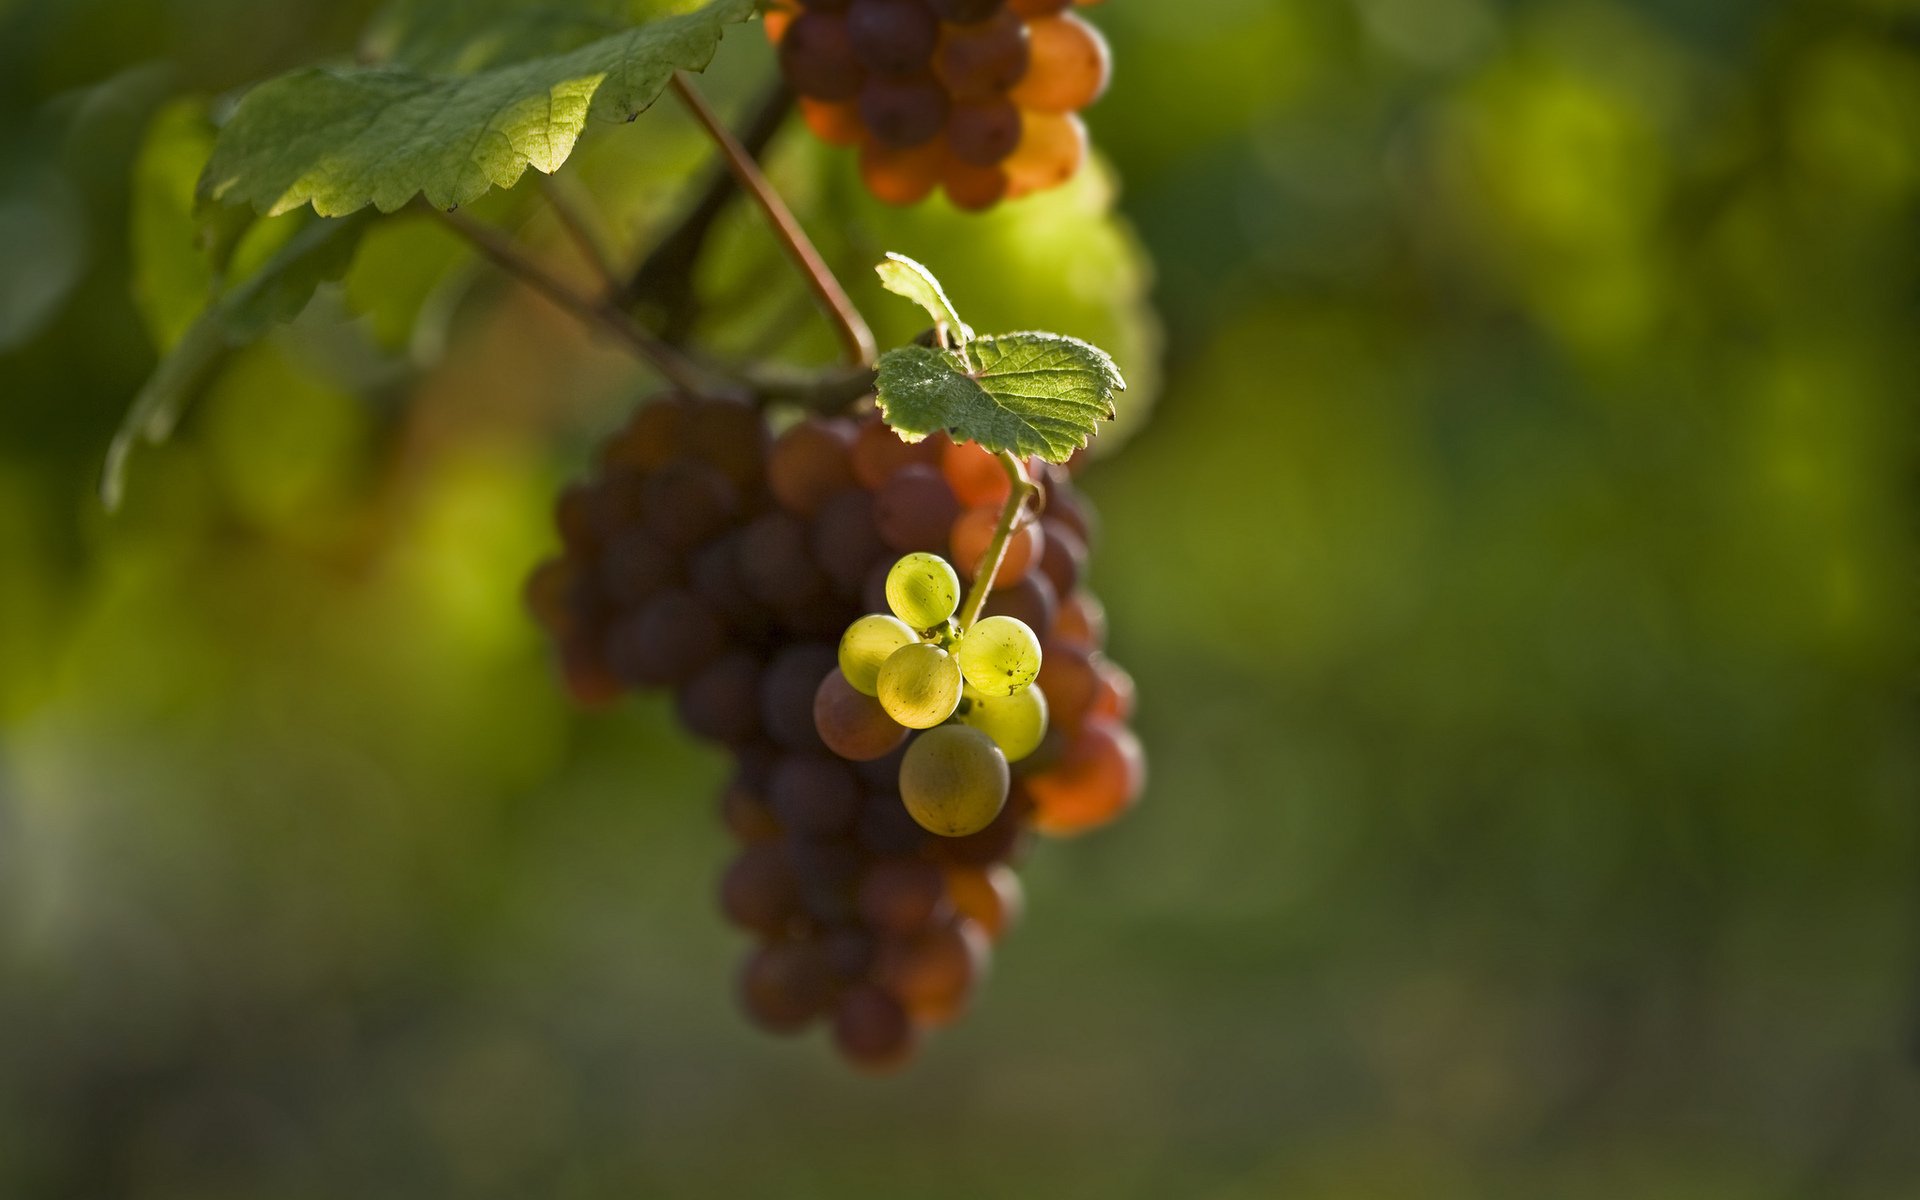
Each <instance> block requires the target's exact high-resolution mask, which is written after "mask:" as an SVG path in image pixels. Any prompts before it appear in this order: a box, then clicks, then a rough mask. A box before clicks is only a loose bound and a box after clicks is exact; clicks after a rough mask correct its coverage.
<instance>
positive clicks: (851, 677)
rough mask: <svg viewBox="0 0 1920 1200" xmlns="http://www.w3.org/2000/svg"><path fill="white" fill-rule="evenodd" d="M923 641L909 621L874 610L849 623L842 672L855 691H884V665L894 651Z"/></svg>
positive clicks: (842, 648)
mask: <svg viewBox="0 0 1920 1200" xmlns="http://www.w3.org/2000/svg"><path fill="white" fill-rule="evenodd" d="M919 640H920V635H919V634H916V633H915V632H914V631H913V630H912V629H911V628H909V627H908V625H907V623H906V622H905V621H902V620H900V619H899V618H897V617H889V616H887V615H885V614H884V613H870V614H868V615H867V616H864V617H861V618H860V619H859V620H858V621H855V622H854V623H853V624H851V625H849V626H847V631H846V633H844V634H842V635H841V636H840V673H841V674H842V675H845V676H846V677H847V682H848V683H850V684H852V685H853V688H854V690H855V691H857V692H859V693H861V694H862V695H866V696H877V695H879V694H880V668H881V666H882V665H884V664H885V663H886V661H887V659H889V658H891V657H892V656H893V652H894V651H896V650H898V649H900V647H902V646H911V645H913V644H914V643H915V642H917V641H919Z"/></svg>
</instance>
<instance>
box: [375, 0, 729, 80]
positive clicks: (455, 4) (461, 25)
mask: <svg viewBox="0 0 1920 1200" xmlns="http://www.w3.org/2000/svg"><path fill="white" fill-rule="evenodd" d="M702 3H703V0H392V2H391V3H389V4H388V5H386V7H384V8H383V9H382V10H381V11H380V13H379V14H378V15H377V16H375V17H374V19H373V21H372V22H371V23H370V24H369V25H368V27H367V31H366V34H365V35H364V36H363V37H362V38H361V40H360V53H359V57H360V61H361V62H364V63H378V64H380V65H382V66H392V67H405V68H407V69H408V70H412V71H417V72H419V73H420V74H422V75H471V74H473V73H474V72H475V71H484V70H487V69H488V68H491V67H498V66H504V65H505V64H507V63H513V62H524V61H525V60H527V59H529V58H539V57H541V56H543V55H549V54H562V53H565V52H566V51H568V50H572V49H574V48H576V47H578V46H582V45H585V44H586V43H588V42H590V41H593V40H594V39H595V38H601V37H605V36H606V35H608V34H610V33H617V32H619V31H621V30H623V29H627V28H629V27H631V26H634V25H640V24H643V23H645V22H647V21H652V20H656V19H658V18H660V17H669V16H676V15H678V14H680V13H685V12H692V11H693V10H695V9H698V8H699V7H700V6H701V4H702Z"/></svg>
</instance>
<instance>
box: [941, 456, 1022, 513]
mask: <svg viewBox="0 0 1920 1200" xmlns="http://www.w3.org/2000/svg"><path fill="white" fill-rule="evenodd" d="M940 473H941V474H943V475H945V476H946V477H947V485H948V486H949V487H951V488H952V489H953V495H954V498H955V499H957V500H959V501H960V503H961V504H963V505H965V506H967V507H968V508H973V507H977V506H979V505H983V504H991V505H993V506H994V507H995V508H998V507H999V506H1000V505H1002V504H1005V503H1006V502H1007V495H1008V493H1010V492H1011V491H1012V490H1013V484H1011V483H1009V482H1008V481H1007V472H1006V469H1005V468H1004V467H1002V466H1001V465H1000V460H999V459H997V458H995V457H994V456H993V455H991V454H989V453H987V452H986V451H985V450H982V449H981V448H980V447H979V445H978V444H977V443H974V442H949V443H948V444H947V447H946V451H945V453H944V454H942V455H941V457H940Z"/></svg>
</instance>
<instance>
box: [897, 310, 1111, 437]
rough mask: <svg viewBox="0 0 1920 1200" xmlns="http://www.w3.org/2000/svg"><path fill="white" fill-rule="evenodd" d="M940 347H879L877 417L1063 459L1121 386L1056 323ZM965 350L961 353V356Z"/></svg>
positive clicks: (917, 433)
mask: <svg viewBox="0 0 1920 1200" xmlns="http://www.w3.org/2000/svg"><path fill="white" fill-rule="evenodd" d="M965 354H966V356H967V357H966V358H962V357H961V355H959V354H956V353H954V352H953V351H950V350H940V349H934V348H931V347H927V346H907V347H903V348H902V349H899V350H890V351H888V352H887V353H886V354H883V355H881V357H880V377H879V382H878V384H877V387H876V392H877V395H878V397H879V401H880V413H881V415H882V416H883V417H885V418H886V421H887V424H889V425H891V426H893V428H894V429H895V431H897V432H899V433H901V434H903V435H905V436H907V437H908V438H922V437H927V436H929V435H931V434H934V433H938V432H940V431H942V430H945V431H946V432H948V433H950V434H952V435H953V436H954V437H955V438H956V439H958V440H960V441H966V442H978V443H979V444H980V445H981V446H983V447H985V448H986V449H988V450H992V451H995V452H998V451H1002V450H1008V451H1012V452H1013V453H1015V454H1018V455H1021V456H1023V457H1024V456H1026V455H1030V454H1037V455H1039V456H1040V457H1042V458H1044V459H1046V460H1047V461H1049V462H1065V461H1067V459H1068V458H1069V457H1070V456H1071V455H1072V454H1073V452H1074V451H1075V450H1078V449H1080V448H1081V447H1082V446H1085V445H1086V444H1087V442H1088V440H1089V439H1090V438H1092V437H1093V435H1094V433H1095V431H1096V430H1097V429H1098V427H1099V424H1100V422H1102V421H1111V420H1112V419H1113V416H1114V408H1113V398H1114V395H1115V393H1117V392H1120V391H1122V390H1124V389H1125V388H1126V386H1127V384H1126V381H1125V380H1124V379H1122V378H1121V377H1120V372H1119V370H1118V369H1117V368H1116V367H1115V366H1114V365H1113V360H1112V359H1111V358H1109V357H1107V355H1106V353H1105V352H1104V351H1102V350H1100V349H1099V348H1098V347H1095V346H1090V345H1088V344H1087V343H1085V342H1082V341H1079V340H1078V339H1075V338H1070V337H1061V336H1060V335H1059V334H1056V333H1009V334H1003V335H1001V336H999V337H984V338H976V339H974V340H973V341H971V342H969V343H967V346H966V350H965ZM969 360H971V361H969Z"/></svg>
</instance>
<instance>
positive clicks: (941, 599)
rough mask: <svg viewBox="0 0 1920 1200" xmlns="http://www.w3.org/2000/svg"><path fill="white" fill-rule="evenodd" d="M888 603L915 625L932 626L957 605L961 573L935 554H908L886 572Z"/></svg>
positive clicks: (902, 617) (950, 614) (901, 617)
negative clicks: (955, 571) (955, 572)
mask: <svg viewBox="0 0 1920 1200" xmlns="http://www.w3.org/2000/svg"><path fill="white" fill-rule="evenodd" d="M887 607H888V608H891V609H892V610H893V615H894V616H896V617H899V618H900V619H901V620H902V621H905V622H906V623H907V624H908V625H911V626H912V627H913V628H915V629H932V628H933V627H934V626H936V625H938V624H940V623H941V622H942V621H945V620H946V619H947V618H948V617H951V616H952V615H953V612H954V610H955V609H957V608H959V607H960V577H959V576H958V575H956V574H954V571H953V568H952V567H951V566H949V565H948V564H947V560H946V559H944V558H941V557H939V556H938V555H935V554H927V553H924V552H922V553H918V554H909V555H907V556H906V557H905V558H902V559H901V560H900V561H899V562H896V563H894V564H893V569H892V570H891V571H889V572H887Z"/></svg>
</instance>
